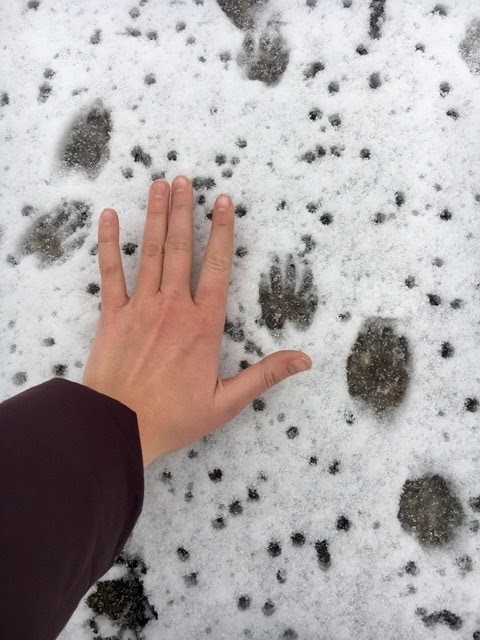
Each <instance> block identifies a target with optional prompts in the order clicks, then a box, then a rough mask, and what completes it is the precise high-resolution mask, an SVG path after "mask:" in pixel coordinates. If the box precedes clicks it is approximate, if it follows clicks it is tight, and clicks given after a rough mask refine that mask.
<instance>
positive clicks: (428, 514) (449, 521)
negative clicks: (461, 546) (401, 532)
mask: <svg viewBox="0 0 480 640" xmlns="http://www.w3.org/2000/svg"><path fill="white" fill-rule="evenodd" d="M398 519H399V520H400V524H401V525H402V527H403V529H405V530H406V531H408V532H409V533H412V534H413V535H414V536H415V537H416V538H417V540H418V541H419V542H420V543H421V544H422V545H424V546H425V547H434V546H439V545H442V544H445V543H447V542H449V541H450V540H452V539H453V537H454V536H455V533H456V529H457V528H458V527H459V526H460V524H461V523H462V521H463V509H462V505H461V504H460V501H459V499H458V498H457V496H456V495H455V494H454V492H453V490H452V488H451V487H450V485H449V483H448V482H447V481H446V480H445V478H443V477H442V476H440V475H437V474H435V475H431V474H427V475H424V476H422V477H420V478H416V479H415V480H407V481H406V482H405V484H404V485H403V490H402V495H401V496H400V504H399V510H398Z"/></svg>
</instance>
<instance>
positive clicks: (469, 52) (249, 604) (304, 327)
mask: <svg viewBox="0 0 480 640" xmlns="http://www.w3.org/2000/svg"><path fill="white" fill-rule="evenodd" d="M220 5H221V6H220ZM479 25H480V7H479V5H478V2H477V1H476V0H449V1H447V0H445V1H444V2H440V3H439V2H435V0H432V1H431V0H421V1H420V2H419V1H415V0H385V2H383V1H382V0H373V2H369V1H367V0H365V1H363V0H343V1H342V0H318V1H317V2H315V0H307V1H305V0H293V1H291V0H288V1H287V0H270V1H269V2H265V1H264V2H254V1H253V0H238V2H236V3H235V2H234V1H233V0H232V1H231V2H228V1H227V0H222V1H219V3H218V4H217V2H214V1H213V0H203V1H202V0H195V1H194V0H185V1H183V2H180V1H178V2H174V1H172V2H154V0H150V1H148V2H147V1H145V0H143V1H140V2H139V3H137V4H134V3H133V1H132V2H130V1H128V2H125V1H124V0H118V1H117V2H107V0H103V1H101V0H83V1H82V2H67V0H35V1H32V0H30V2H25V1H23V0H22V2H20V1H19V0H15V1H14V2H4V3H2V5H1V7H0V47H1V50H2V61H3V64H2V69H1V76H0V135H1V151H0V153H1V163H0V193H1V197H2V203H3V205H2V209H1V214H0V225H1V226H0V258H1V278H0V291H1V296H2V309H1V316H0V351H1V353H2V365H1V367H0V380H1V390H2V397H3V398H7V397H10V396H12V395H14V394H15V393H18V392H20V391H22V390H24V389H26V388H28V387H30V386H33V385H35V384H38V383H40V382H43V381H44V380H47V379H49V378H51V377H52V376H54V375H64V376H66V377H67V378H69V379H71V380H74V381H77V382H78V381H80V380H81V376H82V368H83V366H84V363H85V362H86V358H87V355H88V352H89V347H90V343H91V340H92V338H93V332H94V329H95V326H96V322H97V319H98V314H99V311H98V303H99V300H100V297H99V292H98V285H99V275H98V267H97V258H96V255H95V243H96V225H97V221H98V216H99V213H100V212H101V210H102V209H103V208H104V207H106V206H113V207H114V208H116V210H117V211H118V212H119V215H120V224H121V242H122V246H123V249H124V256H123V260H124V266H125V271H126V278H127V286H128V287H129V291H131V290H132V286H133V283H134V278H135V275H136V270H137V266H138V254H139V251H138V250H135V245H139V243H140V240H141V233H142V230H143V223H144V215H145V198H146V193H147V189H148V186H149V184H150V182H151V180H152V178H155V177H158V176H163V175H164V176H165V177H166V178H167V179H168V180H171V179H173V177H174V176H175V175H177V174H179V173H184V174H186V175H188V176H190V177H191V178H197V180H196V181H195V186H196V187H197V190H196V194H197V198H199V203H198V204H197V206H196V210H195V230H196V249H195V251H196V267H197V268H198V265H199V260H200V258H201V255H202V251H203V249H204V247H205V244H206V240H207V237H208V231H209V224H210V222H209V219H208V213H209V211H210V209H211V207H212V205H213V201H214V199H215V197H216V196H217V195H218V194H219V193H221V192H226V193H229V194H230V195H231V196H232V198H233V199H234V201H235V204H236V205H237V217H236V256H235V259H234V269H233V274H232V283H231V290H230V298H229V306H228V314H227V317H228V323H227V327H226V333H225V337H224V343H223V350H222V360H221V371H222V372H223V373H224V374H225V375H231V374H233V373H235V372H236V371H237V370H238V369H239V366H240V363H242V365H241V366H245V362H243V361H247V362H248V363H252V362H254V361H255V360H256V359H257V358H258V355H259V354H260V353H263V354H267V353H268V352H270V351H272V350H275V349H278V348H299V349H303V350H305V351H306V352H308V353H309V354H310V355H311V356H312V358H313V360H314V366H313V369H312V370H311V371H310V372H309V373H307V374H302V375H301V376H298V377H295V378H294V379H291V380H288V381H287V382H285V383H283V384H282V385H281V386H279V387H277V388H275V389H273V390H271V391H270V392H269V393H268V394H266V395H265V396H264V398H263V399H262V400H263V402H262V401H257V402H256V403H255V404H254V406H252V407H249V408H247V409H246V410H245V411H244V412H243V413H242V414H241V416H239V417H238V418H237V419H236V420H234V421H233V422H232V423H231V424H229V425H228V426H226V427H224V428H222V429H221V430H219V431H218V432H216V433H215V434H212V435H211V436H209V437H207V438H204V439H203V440H201V441H199V442H197V443H194V444H193V445H192V447H191V448H189V449H186V450H183V451H180V452H177V453H175V454H172V455H169V456H166V457H164V458H162V459H160V460H158V461H157V462H156V463H154V464H153V465H152V466H151V467H150V468H149V469H148V470H147V473H146V495H145V506H144V510H143V513H142V515H141V517H140V520H139V521H138V524H137V526H136V528H135V530H134V532H133V534H132V537H131V539H130V541H129V542H128V544H127V548H126V551H125V554H126V558H127V560H125V557H123V558H122V559H121V561H120V562H119V564H118V565H116V566H115V567H114V568H112V570H111V571H110V572H109V574H107V576H105V578H104V580H103V582H104V583H105V581H107V580H110V581H112V582H111V583H110V584H111V585H112V588H113V591H115V589H117V588H118V589H119V590H121V588H122V587H123V586H125V585H127V586H130V587H131V588H130V591H128V589H127V591H128V593H130V596H131V595H132V594H136V596H134V597H132V598H131V599H129V598H130V596H125V599H124V600H121V599H120V600H118V597H117V599H116V600H115V597H113V596H112V597H110V600H109V596H105V595H104V597H103V601H102V602H103V604H102V602H100V604H98V602H99V601H101V598H100V600H99V594H100V593H104V592H105V591H108V589H107V587H108V585H107V587H106V586H105V584H104V586H103V587H102V586H101V585H99V586H95V587H93V588H92V590H91V591H90V592H89V594H87V596H86V598H85V599H84V600H83V601H82V603H80V605H79V607H78V609H77V611H76V612H75V614H74V616H73V618H72V620H71V621H70V623H69V625H68V626H67V628H66V630H65V631H64V632H63V633H62V635H61V639H62V640H73V639H75V640H87V639H91V638H97V640H100V638H102V639H106V638H113V637H115V638H117V637H118V638H122V639H123V640H128V639H130V638H137V639H140V638H143V639H144V640H154V639H159V638H161V639H162V640H169V639H173V638H175V639H176V638H182V639H185V640H190V639H192V640H193V639H199V638H210V639H212V640H216V639H224V638H229V639H234V638H235V639H236V638H253V639H258V640H260V639H261V640H263V639H270V638H272V639H276V638H285V639H288V638H299V639H305V640H327V639H329V640H343V639H347V638H355V639H356V640H362V639H365V640H366V639H369V640H372V639H382V640H397V639H401V640H403V639H410V638H416V639H418V640H423V639H427V638H428V639H429V638H432V637H435V638H439V639H444V638H445V639H446V638H452V637H458V638H462V639H463V638H472V637H477V638H478V637H480V592H479V589H478V584H479V579H480V565H479V547H480V537H479V536H480V531H479V529H480V516H479V511H480V500H476V498H478V496H479V495H480V475H479V460H480V443H479V426H480V421H479V416H480V413H479V412H478V398H479V397H480V388H479V378H480V370H479V362H480V346H479V309H480V306H479V295H480V269H479V255H480V253H479V234H480V169H479V167H480V145H479V140H480V26H479ZM72 145H73V146H72ZM72 149H73V150H72ZM292 265H294V266H292ZM369 327H376V331H377V334H378V335H380V334H381V335H383V336H384V338H382V339H384V340H385V341H384V343H382V344H383V347H384V348H385V349H386V348H387V347H388V349H390V351H389V352H388V354H387V356H388V357H387V358H386V360H385V362H386V364H385V362H384V361H383V360H381V358H380V356H378V353H377V352H381V351H382V349H381V347H382V344H380V347H378V345H377V346H375V347H371V351H368V349H367V350H366V348H365V344H366V343H368V340H370V338H369V339H368V340H367V338H365V337H364V338H361V337H359V336H361V335H363V336H365V333H366V332H368V330H369V329H368V328H369ZM385 327H387V328H388V331H387V334H388V335H387V338H385V335H386V334H385V333H382V331H383V329H382V328H385ZM52 339H53V340H54V343H53V344H52ZM359 345H360V346H359ZM395 345H400V347H396V346H395ZM369 348H370V347H369ZM398 349H400V350H398ZM349 356H350V357H349ZM379 358H380V359H379ZM380 360H381V362H383V364H381V362H380ZM347 362H351V363H353V364H352V365H351V366H352V367H353V368H354V374H353V375H356V376H357V377H358V376H360V378H359V379H357V380H356V381H355V383H354V384H352V383H351V378H349V376H348V375H347V371H346V367H347ZM372 362H373V364H372ZM354 365H355V366H354ZM383 365H385V366H386V367H387V369H388V371H387V373H385V374H384V372H383V370H381V367H382V366H383ZM372 367H373V368H372ZM379 367H380V370H379ZM362 368H363V369H365V371H367V370H368V374H367V373H365V377H363V374H362V371H363V369H362ZM392 371H393V373H392ZM359 372H360V373H359ZM362 380H364V381H365V385H366V386H365V389H366V390H365V389H363V391H362V390H361V389H360V391H358V389H359V385H360V386H361V385H362ZM392 384H397V385H400V386H399V387H398V388H395V389H394V391H393V392H392V386H391V385H392ZM382 385H383V386H382ZM387 387H388V389H387ZM372 389H373V390H372ZM349 390H350V393H349ZM379 393H380V394H384V396H385V397H387V398H391V400H387V404H388V402H391V405H392V406H391V407H390V408H387V410H385V407H384V404H385V402H383V401H379V399H378V398H379V395H378V394H379ZM389 393H390V394H391V395H390V396H389V395H388V394H389ZM350 394H352V395H350ZM369 394H370V395H369ZM372 394H373V396H372ZM375 394H376V395H375ZM385 394H387V395H385ZM369 397H370V400H369V399H368V398H369ZM216 469H220V470H221V472H222V474H221V477H220V474H219V472H215V471H214V470H216ZM438 478H441V479H440V480H438ZM406 483H407V484H406ZM418 487H423V489H420V497H418V494H415V491H417V489H418ZM404 488H405V491H404ZM422 491H423V492H422ZM435 491H437V492H439V493H438V495H437V494H435ZM449 492H450V493H449ZM412 494H415V495H414V496H413V498H412ZM447 494H448V495H447ZM401 496H403V497H402V510H403V509H410V512H409V516H408V517H407V521H406V522H401V521H400V519H399V516H398V514H399V509H400V502H401ZM425 496H426V497H425ZM429 496H430V497H429ZM422 501H423V502H422ZM419 502H420V505H419ZM405 503H408V504H407V506H405ZM415 510H419V512H418V511H415ZM219 518H223V520H219ZM412 519H413V520H412ZM412 522H413V523H414V527H415V526H416V525H415V523H417V524H418V526H419V527H420V526H423V527H427V531H426V532H425V531H423V532H420V533H419V532H418V531H417V532H415V530H412V526H411V525H412ZM442 532H443V533H442ZM292 536H293V540H292ZM132 558H133V559H134V560H132ZM135 559H136V561H135ZM129 563H130V564H129ZM143 563H144V564H143ZM122 580H123V582H122ZM137 587H138V588H137ZM102 590H103V591H102ZM115 593H117V592H115ZM122 597H123V596H122ZM112 602H116V603H117V604H116V606H114V605H113V604H112ZM95 603H97V604H95ZM95 607H97V610H95ZM102 607H103V609H102ZM100 610H103V611H104V613H103V614H102V613H99V611H100ZM134 612H137V613H138V612H140V613H138V615H136V614H135V615H134ZM475 631H477V632H478V634H479V635H478V636H474V635H473V634H474V632H475Z"/></svg>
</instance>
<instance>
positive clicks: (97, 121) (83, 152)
mask: <svg viewBox="0 0 480 640" xmlns="http://www.w3.org/2000/svg"><path fill="white" fill-rule="evenodd" d="M111 130H112V121H111V117H110V111H108V110H107V109H105V107H104V106H103V104H102V103H101V102H100V101H97V102H96V103H95V104H94V105H92V107H91V108H90V109H89V110H88V111H81V112H80V113H79V114H78V115H77V117H76V118H75V119H74V121H73V122H72V124H71V125H70V128H69V129H68V131H67V133H66V135H65V138H64V140H63V144H62V147H61V149H60V163H61V164H62V165H63V166H64V167H66V168H67V169H79V170H80V171H83V173H85V174H86V176H87V177H88V178H90V179H91V180H94V179H95V178H96V177H97V176H98V174H99V173H100V170H101V168H102V166H103V165H104V163H105V162H106V161H107V160H108V158H109V155H110V151H109V147H108V144H109V141H110V132H111Z"/></svg>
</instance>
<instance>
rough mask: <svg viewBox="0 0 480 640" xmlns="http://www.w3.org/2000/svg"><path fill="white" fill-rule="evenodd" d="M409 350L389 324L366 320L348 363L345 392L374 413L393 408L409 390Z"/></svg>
mask: <svg viewBox="0 0 480 640" xmlns="http://www.w3.org/2000/svg"><path fill="white" fill-rule="evenodd" d="M408 364H409V348H408V342H407V339H406V338H405V337H404V336H397V335H396V334H395V333H394V331H393V328H392V326H391V323H390V322H389V321H388V320H383V319H382V318H371V319H370V320H367V321H366V323H365V325H364V327H363V329H362V330H361V331H360V333H359V334H358V337H357V340H356V341H355V344H354V345H353V347H352V350H351V352H350V355H349V356H348V359H347V383H348V391H349V393H350V395H351V396H353V397H354V398H361V399H362V400H363V401H364V402H365V403H366V404H367V405H369V407H370V408H371V409H373V411H374V412H376V413H378V414H382V413H383V412H385V411H387V410H388V409H391V408H393V407H396V406H397V405H399V404H400V402H401V401H402V400H403V397H404V395H405V392H406V390H407V386H408V379H409V372H408Z"/></svg>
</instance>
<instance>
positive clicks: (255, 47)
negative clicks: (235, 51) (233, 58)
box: [238, 25, 290, 86]
mask: <svg viewBox="0 0 480 640" xmlns="http://www.w3.org/2000/svg"><path fill="white" fill-rule="evenodd" d="M289 58H290V53H289V50H288V48H287V46H286V42H285V40H284V38H283V37H282V36H281V34H280V32H279V29H278V26H277V25H270V26H268V27H267V28H266V29H265V31H264V32H263V33H262V35H261V36H260V38H258V42H257V37H256V36H255V34H254V33H253V32H252V33H249V34H247V35H246V36H245V39H244V41H243V50H242V53H241V54H240V55H239V57H238V63H239V65H240V66H241V67H244V68H245V71H246V74H247V78H248V79H249V80H260V81H261V82H263V83H264V84H266V85H267V86H274V85H276V84H278V83H279V82H280V79H281V78H282V76H283V74H284V73H285V70H286V68H287V66H288V61H289Z"/></svg>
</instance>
